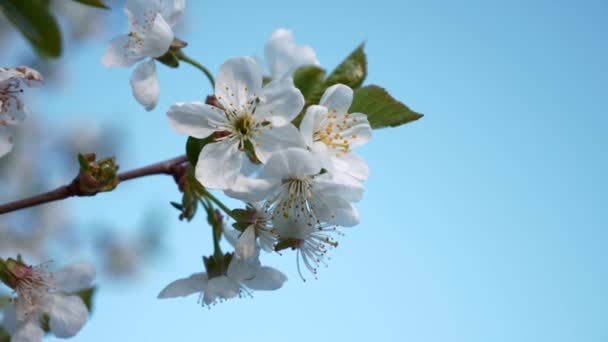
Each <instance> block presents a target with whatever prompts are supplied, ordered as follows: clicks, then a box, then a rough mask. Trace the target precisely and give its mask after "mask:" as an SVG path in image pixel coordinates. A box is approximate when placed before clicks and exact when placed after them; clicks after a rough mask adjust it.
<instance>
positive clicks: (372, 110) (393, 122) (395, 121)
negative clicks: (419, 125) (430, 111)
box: [350, 85, 423, 129]
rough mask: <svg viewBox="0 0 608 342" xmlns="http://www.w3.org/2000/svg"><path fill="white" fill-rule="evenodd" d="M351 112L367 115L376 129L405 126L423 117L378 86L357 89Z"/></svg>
mask: <svg viewBox="0 0 608 342" xmlns="http://www.w3.org/2000/svg"><path fill="white" fill-rule="evenodd" d="M350 112H351V113H364V114H367V120H368V121H369V123H370V125H371V126H372V128H374V129H378V128H384V127H396V126H400V125H404V124H406V123H408V122H412V121H415V120H418V119H420V118H421V117H422V116H423V115H422V114H420V113H417V112H415V111H413V110H411V109H410V108H409V107H408V106H406V105H404V104H403V103H401V102H400V101H398V100H396V99H395V98H393V97H392V96H391V95H390V94H389V93H388V92H387V91H386V89H384V88H382V87H379V86H377V85H368V86H365V87H361V88H359V89H356V90H355V92H354V96H353V102H352V104H351V106H350Z"/></svg>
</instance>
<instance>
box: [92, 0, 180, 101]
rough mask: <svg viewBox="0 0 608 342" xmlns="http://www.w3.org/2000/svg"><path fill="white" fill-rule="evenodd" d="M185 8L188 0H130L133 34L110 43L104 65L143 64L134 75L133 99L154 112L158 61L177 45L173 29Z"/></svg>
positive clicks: (131, 30) (103, 61) (126, 6)
mask: <svg viewBox="0 0 608 342" xmlns="http://www.w3.org/2000/svg"><path fill="white" fill-rule="evenodd" d="M184 7H185V0H127V2H126V4H125V12H126V13H127V17H128V18H129V33H128V34H125V35H121V36H118V37H116V38H114V39H112V41H110V43H109V44H108V47H107V48H106V51H105V54H104V55H103V57H102V59H101V63H102V64H103V65H105V66H110V67H113V66H123V67H128V66H132V65H133V64H135V63H138V62H140V61H142V60H144V59H146V58H148V59H147V60H146V61H144V62H142V63H139V64H138V65H137V67H135V70H134V71H133V75H132V76H131V88H132V90H133V96H134V97H135V99H136V100H137V101H138V102H139V103H140V104H142V105H143V106H144V107H145V108H146V110H148V111H150V110H152V109H154V107H156V104H157V103H158V96H159V92H160V89H159V85H158V78H157V76H156V63H155V62H154V58H157V57H160V56H162V55H164V54H165V53H166V52H167V50H169V47H170V45H171V43H172V42H173V38H174V34H173V26H174V25H175V24H176V23H177V21H178V20H179V18H180V17H181V14H182V12H183V10H184Z"/></svg>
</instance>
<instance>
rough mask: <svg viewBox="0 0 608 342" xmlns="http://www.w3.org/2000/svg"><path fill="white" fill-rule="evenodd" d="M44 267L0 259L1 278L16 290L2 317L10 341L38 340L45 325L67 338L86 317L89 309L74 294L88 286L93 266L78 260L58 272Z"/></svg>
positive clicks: (79, 327) (93, 270) (40, 338)
mask: <svg viewBox="0 0 608 342" xmlns="http://www.w3.org/2000/svg"><path fill="white" fill-rule="evenodd" d="M47 268H48V263H45V264H42V265H38V266H30V265H26V264H25V263H24V262H23V261H22V260H21V258H18V259H17V260H15V259H11V258H9V259H8V260H6V261H4V260H2V259H0V273H1V275H0V276H1V279H2V281H3V282H5V283H6V284H7V285H9V286H10V287H11V288H12V289H13V291H14V293H15V297H14V298H13V299H12V301H11V304H10V305H9V307H8V308H7V309H6V310H5V311H4V317H3V319H2V326H3V327H4V328H5V329H6V330H7V331H8V332H9V334H10V335H11V342H26V341H27V342H32V341H41V340H42V337H43V335H44V332H45V329H44V327H45V326H47V329H48V330H50V331H51V332H52V333H53V334H54V335H55V336H57V337H59V338H70V337H73V336H75V335H76V334H77V333H78V332H79V331H80V329H81V328H82V327H83V326H84V324H85V323H86V321H87V320H88V318H89V310H88V308H87V306H86V305H85V303H84V301H83V299H82V298H81V297H80V296H78V294H77V293H78V292H79V291H81V290H85V289H88V288H90V286H91V283H92V281H93V279H94V278H95V268H94V266H93V265H91V264H89V263H86V262H80V263H74V264H71V265H68V266H66V267H64V268H62V269H60V270H59V271H57V272H49V271H48V269H47Z"/></svg>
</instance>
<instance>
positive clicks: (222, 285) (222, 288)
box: [203, 276, 241, 305]
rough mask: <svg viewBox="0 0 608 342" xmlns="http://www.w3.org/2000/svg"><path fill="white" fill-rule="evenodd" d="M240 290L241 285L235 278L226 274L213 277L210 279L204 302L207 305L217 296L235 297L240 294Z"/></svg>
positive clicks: (222, 297) (224, 297)
mask: <svg viewBox="0 0 608 342" xmlns="http://www.w3.org/2000/svg"><path fill="white" fill-rule="evenodd" d="M240 292H241V286H240V285H239V284H238V283H237V282H235V281H234V280H232V279H230V278H228V277H226V276H219V277H213V278H211V279H209V285H208V286H207V289H206V290H205V295H204V296H203V302H204V303H205V304H207V305H211V304H212V303H213V302H215V300H216V299H217V298H220V299H230V298H234V297H236V296H238V294H239V293H240Z"/></svg>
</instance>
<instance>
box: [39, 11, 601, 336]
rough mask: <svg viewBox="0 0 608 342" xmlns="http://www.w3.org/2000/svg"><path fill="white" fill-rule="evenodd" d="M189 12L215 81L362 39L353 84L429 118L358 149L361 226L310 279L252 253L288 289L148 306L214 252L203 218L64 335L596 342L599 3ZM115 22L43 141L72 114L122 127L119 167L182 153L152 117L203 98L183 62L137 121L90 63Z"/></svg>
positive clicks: (334, 59) (119, 83)
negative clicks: (286, 54) (257, 62)
mask: <svg viewBox="0 0 608 342" xmlns="http://www.w3.org/2000/svg"><path fill="white" fill-rule="evenodd" d="M115 10H120V9H118V8H117V9H115ZM187 16H188V25H186V27H184V28H183V29H182V32H183V34H182V35H181V38H183V39H185V40H187V41H188V42H189V43H190V46H189V47H188V49H187V50H186V51H187V52H188V53H189V54H190V55H192V56H194V57H196V58H198V59H199V60H201V61H202V62H203V63H205V64H206V65H208V66H209V67H210V68H211V69H212V70H217V67H218V66H219V65H221V63H222V62H223V61H224V60H225V59H227V58H229V57H234V56H239V55H245V54H257V55H258V56H262V48H263V44H264V41H265V40H266V38H267V37H268V36H269V35H270V33H271V32H272V31H273V30H274V29H275V28H278V27H287V28H289V29H291V30H292V31H293V32H294V34H295V36H296V39H297V41H298V42H299V43H305V44H310V45H312V46H314V48H315V49H316V51H317V55H318V57H319V59H320V61H321V63H322V64H323V65H324V66H325V67H326V68H328V69H331V68H333V67H334V66H335V65H336V64H337V63H338V62H339V61H340V60H341V59H342V58H343V57H344V56H345V55H346V54H348V53H349V52H350V51H351V50H352V49H353V48H354V47H355V46H356V45H358V44H359V43H360V42H361V41H366V42H367V52H368V56H369V70H370V72H369V77H368V80H367V82H366V83H368V84H370V83H374V84H379V85H382V86H384V87H386V88H387V89H388V90H389V91H390V92H391V93H392V94H393V95H394V96H395V97H397V98H398V99H401V100H402V101H404V102H405V103H407V104H408V105H409V106H411V107H412V108H414V109H415V110H417V111H420V112H423V113H425V114H426V116H425V117H424V119H422V120H420V121H419V122H416V123H413V124H411V125H408V126H404V127H400V128H397V129H387V130H382V131H376V132H375V134H374V139H373V141H372V142H371V143H370V144H369V146H366V147H364V148H362V149H360V152H361V154H362V155H363V156H364V157H365V158H366V159H367V160H368V161H369V164H370V167H371V170H372V176H371V177H370V179H369V181H368V182H367V189H366V195H365V198H364V200H363V201H362V202H361V203H360V204H359V206H358V207H359V209H360V211H361V217H362V223H361V225H359V226H358V227H356V228H353V229H348V230H345V233H346V236H345V237H344V238H342V239H341V244H340V247H339V248H338V249H337V250H335V251H334V252H333V253H332V254H331V257H332V260H331V262H330V266H329V268H328V269H324V270H322V271H321V272H320V276H319V280H317V281H309V282H307V283H302V282H301V281H300V280H299V279H298V276H297V273H296V271H295V262H296V261H295V255H293V254H289V255H286V256H283V257H278V256H267V255H264V256H263V262H264V263H267V264H270V265H273V266H275V267H278V268H280V269H282V270H284V271H285V272H286V273H287V274H288V276H289V277H290V280H289V282H288V283H287V284H286V285H285V287H284V288H283V289H281V290H280V291H277V292H274V293H263V292H257V293H254V298H253V299H250V298H245V299H237V300H232V301H229V302H226V303H223V304H221V305H217V306H215V307H213V308H212V309H211V310H208V309H205V308H201V307H199V306H198V305H197V304H196V297H195V296H193V297H190V298H186V299H178V300H167V301H157V300H156V299H155V297H156V295H157V293H158V292H159V290H160V289H161V288H162V287H163V286H165V285H166V284H167V283H168V282H170V281H172V280H174V279H176V278H178V277H183V276H186V275H188V274H190V273H193V272H198V271H201V270H202V268H201V267H202V265H201V262H200V258H201V255H203V254H207V253H210V251H211V245H210V232H209V229H208V228H207V226H206V225H205V220H204V218H203V217H202V216H201V217H198V219H197V220H196V221H194V222H192V223H180V222H177V220H173V221H170V222H173V223H172V224H171V226H170V230H169V233H168V241H166V244H167V245H168V246H169V250H168V251H167V253H166V254H165V255H164V257H163V259H162V261H160V262H157V263H156V264H155V266H154V267H153V268H150V269H149V270H147V272H146V277H144V278H143V279H142V280H138V282H137V283H134V284H130V285H132V286H127V287H125V286H114V284H111V283H109V282H108V281H104V279H100V281H99V285H100V292H99V295H98V297H97V300H96V309H95V313H94V315H93V317H92V319H91V321H90V322H89V323H88V324H87V325H86V326H85V328H84V329H83V331H82V332H81V333H80V334H79V335H78V336H77V337H76V338H75V339H74V341H114V340H116V341H218V340H220V339H224V340H228V341H236V340H253V341H256V340H279V339H280V340H287V341H312V340H314V341H442V342H443V341H467V342H470V341H505V342H507V341H508V342H513V341H551V342H556V341H607V340H608V269H607V262H608V231H607V228H608V219H607V211H606V209H607V208H606V207H607V203H608V201H607V200H608V198H607V195H606V194H607V192H608V181H607V180H606V176H607V171H608V163H607V162H608V160H607V159H608V154H607V153H606V147H607V146H608V145H607V144H608V139H607V138H606V131H607V128H608V119H607V118H606V115H607V114H608V105H607V104H606V99H607V96H606V90H607V82H606V80H607V79H608V49H607V44H608V39H607V34H608V20H607V19H608V3H607V2H606V1H555V0H554V1H540V0H537V1H524V0H522V1H389V0H375V1H371V2H370V1H327V0H325V1H320V0H311V1H306V2H292V1H284V0H282V1H278V0H277V1H220V0H213V1H194V0H190V1H189V3H188V13H187ZM119 17H120V20H119V21H117V22H116V26H115V27H112V28H109V29H107V31H106V32H105V33H104V35H105V36H104V37H103V39H100V40H99V41H94V42H90V44H87V45H86V46H85V47H84V48H82V51H80V52H78V53H76V54H75V55H74V58H75V60H74V63H72V64H71V66H70V69H71V70H69V71H70V73H69V76H68V77H69V79H68V80H67V81H68V82H67V86H66V87H64V88H63V89H61V90H60V91H56V92H53V93H47V94H46V95H41V96H43V98H44V100H43V101H39V102H38V106H40V107H39V108H38V109H39V110H40V111H44V113H45V114H47V115H48V116H49V117H48V125H49V129H61V128H62V127H63V126H64V125H65V123H66V122H70V121H74V120H75V119H76V118H81V117H89V118H93V119H94V120H100V121H102V122H107V121H109V122H114V123H118V124H120V125H122V126H124V127H125V129H126V131H127V132H128V136H127V137H126V138H125V144H126V145H125V146H123V151H124V153H122V155H119V156H118V158H119V160H120V161H121V164H122V166H123V169H128V168H131V167H136V166H141V165H144V164H147V163H150V162H153V161H157V160H160V159H165V158H169V157H173V156H175V155H177V154H180V153H181V152H182V150H183V145H184V141H185V138H184V137H183V136H178V135H176V134H174V133H173V132H172V131H171V130H170V129H169V127H168V125H167V122H166V119H165V115H164V112H165V111H166V109H167V108H168V107H169V106H170V105H171V104H172V103H174V102H176V101H190V100H201V99H203V98H204V96H205V95H206V94H208V93H209V92H210V89H209V87H208V85H207V84H206V82H205V79H204V78H203V77H202V76H201V75H200V74H199V73H198V71H196V70H194V69H193V68H191V67H189V66H187V65H185V66H184V67H183V68H180V69H179V70H177V71H175V70H169V69H167V68H164V67H160V68H159V77H160V81H161V99H160V103H159V105H158V107H157V109H156V110H155V111H154V112H152V113H147V112H145V111H144V110H143V109H142V108H141V107H140V106H139V105H138V104H136V102H135V100H134V99H133V98H132V97H131V94H130V88H129V84H128V78H129V76H130V73H131V70H127V69H110V70H108V69H105V68H103V67H102V66H101V65H100V64H99V59H100V57H101V55H102V53H103V50H104V47H105V44H106V41H107V40H109V39H110V38H111V37H112V36H115V35H116V34H119V33H122V32H126V19H125V17H124V16H122V15H121V16H119ZM177 198H178V194H177V192H176V191H175V188H174V185H173V183H172V180H171V179H169V178H165V177H157V178H151V179H145V180H143V179H142V180H137V181H133V182H129V183H127V184H124V185H121V186H120V189H118V190H117V191H115V192H113V193H111V194H105V195H100V196H97V197H96V198H90V199H77V200H70V201H69V204H70V205H72V206H73V207H72V208H73V210H74V213H75V215H76V216H77V220H78V222H79V223H80V224H81V227H82V229H83V230H84V231H86V229H87V224H88V223H90V222H94V221H95V220H98V219H103V220H106V221H107V220H112V221H113V222H116V223H117V224H122V225H124V226H126V227H128V226H133V225H135V224H136V223H137V222H138V220H140V218H141V212H142V211H143V210H144V208H146V207H148V206H149V205H151V204H157V203H161V204H162V203H166V202H168V201H170V200H175V199H177ZM160 208H162V210H165V211H166V212H167V215H174V213H175V212H174V211H172V209H171V208H170V207H169V206H166V207H165V206H160ZM123 285H124V284H123ZM49 340H52V339H49Z"/></svg>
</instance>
